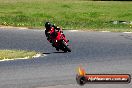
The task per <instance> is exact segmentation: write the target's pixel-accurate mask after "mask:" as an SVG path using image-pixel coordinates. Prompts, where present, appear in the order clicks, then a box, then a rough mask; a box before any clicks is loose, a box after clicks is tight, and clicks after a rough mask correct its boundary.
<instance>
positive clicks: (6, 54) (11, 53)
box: [0, 50, 37, 60]
mask: <svg viewBox="0 0 132 88" xmlns="http://www.w3.org/2000/svg"><path fill="white" fill-rule="evenodd" d="M36 54H37V52H35V51H26V50H0V60H3V59H4V60H6V59H17V58H25V57H26V58H32V57H33V56H34V55H36Z"/></svg>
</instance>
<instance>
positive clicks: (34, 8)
mask: <svg viewBox="0 0 132 88" xmlns="http://www.w3.org/2000/svg"><path fill="white" fill-rule="evenodd" d="M118 20H119V21H129V22H130V21H132V2H127V1H123V2H121V1H120V2H119V1H110V2H109V1H86V0H85V1H83V0H4V1H3V0H0V25H5V26H8V25H10V26H22V27H29V28H43V22H44V21H51V22H53V23H56V24H57V25H58V26H62V27H63V28H65V29H85V30H87V29H88V30H89V29H90V30H96V29H98V30H99V29H101V30H107V31H110V30H113V29H118V30H114V31H120V29H121V31H132V24H111V23H109V21H118ZM98 30H96V31H98Z"/></svg>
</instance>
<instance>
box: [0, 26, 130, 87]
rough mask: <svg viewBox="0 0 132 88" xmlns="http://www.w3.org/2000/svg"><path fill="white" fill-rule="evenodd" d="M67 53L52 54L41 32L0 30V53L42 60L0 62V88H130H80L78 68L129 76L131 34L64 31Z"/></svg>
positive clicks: (51, 49)
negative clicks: (30, 53)
mask: <svg viewBox="0 0 132 88" xmlns="http://www.w3.org/2000/svg"><path fill="white" fill-rule="evenodd" d="M64 33H65V34H66V36H67V37H68V39H69V40H70V45H71V47H72V52H71V53H63V52H56V50H55V49H54V48H52V47H51V45H50V44H49V43H48V41H47V40H46V37H45V35H44V31H43V30H19V29H18V30H16V29H9V30H8V29H0V49H26V50H36V51H39V52H42V53H44V54H45V55H47V56H45V57H40V58H36V59H30V60H16V61H5V62H0V88H132V84H131V83H130V84H105V85H104V84H88V85H84V86H83V87H80V86H79V85H77V84H76V81H75V76H76V73H77V68H78V66H80V65H81V66H82V67H84V69H85V70H86V71H87V73H115V74H116V73H127V74H132V34H125V33H102V32H83V31H78V32H71V31H64Z"/></svg>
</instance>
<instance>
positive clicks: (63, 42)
mask: <svg viewBox="0 0 132 88" xmlns="http://www.w3.org/2000/svg"><path fill="white" fill-rule="evenodd" d="M50 39H51V40H52V41H53V42H54V46H55V48H58V50H59V49H60V50H62V51H64V52H71V49H70V48H69V45H68V42H69V40H67V39H66V37H65V35H64V34H63V33H62V32H61V31H56V30H55V29H54V28H53V29H52V30H51V31H50Z"/></svg>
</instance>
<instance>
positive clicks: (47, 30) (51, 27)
mask: <svg viewBox="0 0 132 88" xmlns="http://www.w3.org/2000/svg"><path fill="white" fill-rule="evenodd" d="M45 28H46V30H45V35H46V37H47V40H48V41H49V42H50V43H52V46H53V47H55V48H56V50H57V51H59V48H58V47H57V46H55V45H54V44H55V42H54V41H53V40H52V39H51V36H56V34H57V33H56V32H60V33H62V34H63V31H62V30H61V28H59V27H57V26H55V25H52V24H51V23H50V22H46V23H45ZM51 30H54V32H53V33H52V34H50V32H51ZM63 35H64V34H63Z"/></svg>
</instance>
